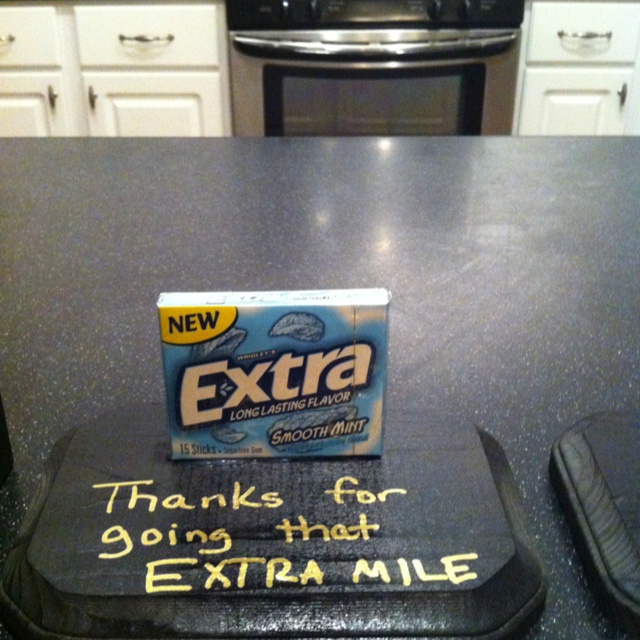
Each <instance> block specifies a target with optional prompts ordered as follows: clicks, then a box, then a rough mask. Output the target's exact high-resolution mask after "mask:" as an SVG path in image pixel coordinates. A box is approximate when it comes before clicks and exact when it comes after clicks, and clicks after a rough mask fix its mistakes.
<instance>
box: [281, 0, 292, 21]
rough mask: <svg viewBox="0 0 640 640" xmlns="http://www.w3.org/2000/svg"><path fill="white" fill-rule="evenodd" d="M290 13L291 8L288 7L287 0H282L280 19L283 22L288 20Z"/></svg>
mask: <svg viewBox="0 0 640 640" xmlns="http://www.w3.org/2000/svg"><path fill="white" fill-rule="evenodd" d="M290 13H291V8H290V7H289V0H282V19H283V20H284V21H285V22H289V14H290Z"/></svg>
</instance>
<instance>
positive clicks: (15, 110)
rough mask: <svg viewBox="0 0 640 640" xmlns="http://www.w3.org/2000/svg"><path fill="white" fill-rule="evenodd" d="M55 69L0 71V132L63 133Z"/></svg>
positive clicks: (29, 134) (1, 134) (58, 86)
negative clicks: (49, 70)
mask: <svg viewBox="0 0 640 640" xmlns="http://www.w3.org/2000/svg"><path fill="white" fill-rule="evenodd" d="M60 86H61V82H60V76H59V74H57V73H27V72H24V73H21V72H15V73H14V72H11V73H10V72H6V73H1V72H0V136H2V137H14V136H15V137H18V136H28V137H31V136H53V135H57V136H60V135H66V134H67V133H68V132H67V127H66V124H65V122H66V121H65V113H64V100H63V98H62V97H61V95H60V94H61V91H60Z"/></svg>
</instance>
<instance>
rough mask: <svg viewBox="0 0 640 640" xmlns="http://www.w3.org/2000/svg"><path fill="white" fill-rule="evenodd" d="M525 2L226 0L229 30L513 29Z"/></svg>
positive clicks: (519, 19) (455, 0) (520, 16)
mask: <svg viewBox="0 0 640 640" xmlns="http://www.w3.org/2000/svg"><path fill="white" fill-rule="evenodd" d="M523 14H524V0H227V20H228V24H229V29H230V30H232V31H235V30H240V29H328V28H331V29H339V28H349V29H354V28H356V29H357V28H358V27H363V28H371V27H376V28H378V27H384V28H403V27H406V28H412V29H415V28H428V29H437V28H462V29H464V28H507V27H511V28H517V27H520V25H521V23H522V19H523Z"/></svg>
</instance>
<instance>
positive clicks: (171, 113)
mask: <svg viewBox="0 0 640 640" xmlns="http://www.w3.org/2000/svg"><path fill="white" fill-rule="evenodd" d="M83 78H84V85H85V91H86V96H85V97H86V99H87V103H88V111H89V128H90V132H91V135H94V136H154V137H162V136H171V137H173V136H176V137H177V136H220V135H223V134H224V131H223V116H222V108H221V103H220V96H221V93H222V91H221V87H220V75H219V74H218V73H217V72H213V71H212V72H169V71H167V72H157V73H153V74H151V73H145V72H95V73H89V72H86V73H83Z"/></svg>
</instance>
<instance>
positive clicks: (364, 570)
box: [353, 558, 391, 584]
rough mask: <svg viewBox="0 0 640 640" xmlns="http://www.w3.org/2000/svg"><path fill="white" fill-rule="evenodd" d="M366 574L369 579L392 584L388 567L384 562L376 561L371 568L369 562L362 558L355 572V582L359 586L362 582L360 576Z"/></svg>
mask: <svg viewBox="0 0 640 640" xmlns="http://www.w3.org/2000/svg"><path fill="white" fill-rule="evenodd" d="M362 574H364V575H365V576H367V577H368V578H380V579H381V580H382V581H383V582H386V583H389V582H391V578H390V577H389V572H388V571H387V567H386V565H385V564H384V562H382V560H375V561H374V563H373V566H372V567H370V566H369V561H368V560H364V559H363V558H360V560H358V562H357V563H356V568H355V570H354V572H353V582H354V584H358V583H359V582H360V576H361V575H362Z"/></svg>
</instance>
